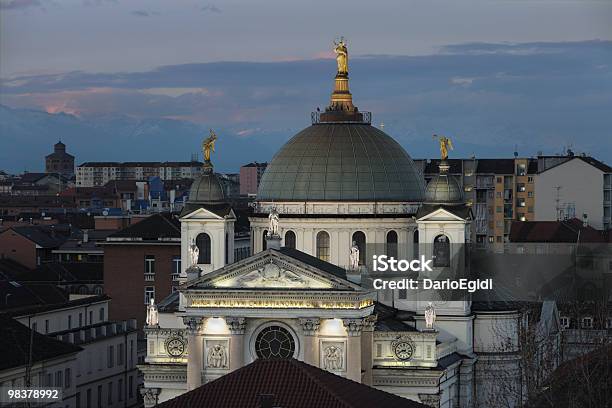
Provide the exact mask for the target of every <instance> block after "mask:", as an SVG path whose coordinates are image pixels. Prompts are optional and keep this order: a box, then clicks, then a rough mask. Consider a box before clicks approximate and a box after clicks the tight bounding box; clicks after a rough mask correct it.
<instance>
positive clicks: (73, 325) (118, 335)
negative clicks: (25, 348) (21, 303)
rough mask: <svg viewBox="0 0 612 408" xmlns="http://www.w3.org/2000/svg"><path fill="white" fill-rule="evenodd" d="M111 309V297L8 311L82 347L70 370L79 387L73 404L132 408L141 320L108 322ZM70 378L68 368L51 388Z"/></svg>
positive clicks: (32, 326)
mask: <svg viewBox="0 0 612 408" xmlns="http://www.w3.org/2000/svg"><path fill="white" fill-rule="evenodd" d="M108 309H109V298H108V297H107V296H89V297H84V298H79V299H75V300H70V301H67V302H64V303H60V304H53V305H37V306H31V307H23V308H19V309H13V310H9V311H8V312H6V313H7V314H8V315H10V316H11V317H12V318H13V319H14V320H15V321H17V322H19V323H21V324H23V325H26V326H27V327H29V328H30V329H32V330H35V331H37V332H38V333H40V334H44V335H45V336H47V337H48V338H50V339H56V340H58V341H61V342H62V343H63V344H65V345H66V346H72V347H75V348H77V349H80V350H81V351H80V352H79V353H78V355H77V358H76V360H75V361H74V362H73V365H72V367H71V368H70V372H69V374H70V378H69V382H70V386H71V387H74V388H75V389H74V391H75V392H74V393H73V394H72V395H73V398H74V403H72V404H71V406H72V407H79V406H80V407H94V406H105V407H132V406H137V405H138V403H139V402H138V401H139V395H138V387H139V385H140V383H141V378H140V376H139V373H138V369H137V367H136V365H137V363H138V344H137V340H138V338H137V337H138V332H137V328H136V321H135V320H128V321H118V322H117V321H109V320H108ZM23 344H28V342H27V341H26V342H24V343H23ZM34 344H35V343H34ZM66 376H67V374H66V372H65V371H63V372H62V376H59V375H57V376H56V375H54V376H52V380H53V382H52V383H51V384H49V386H55V387H58V386H60V387H61V386H64V384H65V381H66Z"/></svg>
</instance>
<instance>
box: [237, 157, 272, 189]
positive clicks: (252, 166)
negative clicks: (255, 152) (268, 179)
mask: <svg viewBox="0 0 612 408" xmlns="http://www.w3.org/2000/svg"><path fill="white" fill-rule="evenodd" d="M267 166H268V163H257V162H252V163H249V164H245V165H244V166H242V167H240V195H241V196H249V195H250V196H254V195H256V194H257V188H258V187H259V183H260V182H261V177H262V176H263V174H264V171H266V167H267Z"/></svg>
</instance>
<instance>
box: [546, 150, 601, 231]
mask: <svg viewBox="0 0 612 408" xmlns="http://www.w3.org/2000/svg"><path fill="white" fill-rule="evenodd" d="M538 159H539V160H538V174H537V182H536V190H535V194H536V196H537V197H538V199H537V202H536V204H535V217H536V220H537V221H558V220H565V219H571V218H574V217H575V218H579V219H583V218H586V220H587V222H588V223H589V224H590V225H592V226H593V227H595V228H597V229H604V230H607V229H610V227H611V226H612V167H610V166H608V165H607V164H605V163H603V162H601V161H599V160H597V159H595V158H593V157H589V156H576V155H573V154H570V155H567V156H541V157H539V158H538Z"/></svg>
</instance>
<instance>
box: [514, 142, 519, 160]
mask: <svg viewBox="0 0 612 408" xmlns="http://www.w3.org/2000/svg"><path fill="white" fill-rule="evenodd" d="M514 157H515V158H516V157H518V145H514Z"/></svg>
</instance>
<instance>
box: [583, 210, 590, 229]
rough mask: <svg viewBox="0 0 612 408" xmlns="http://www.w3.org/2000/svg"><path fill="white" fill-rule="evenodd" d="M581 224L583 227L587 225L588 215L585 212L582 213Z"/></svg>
mask: <svg viewBox="0 0 612 408" xmlns="http://www.w3.org/2000/svg"><path fill="white" fill-rule="evenodd" d="M582 226H583V227H584V228H586V227H588V226H589V216H588V214H587V213H584V214H582Z"/></svg>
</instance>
